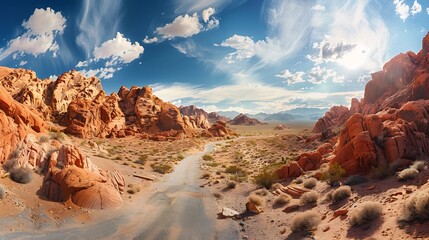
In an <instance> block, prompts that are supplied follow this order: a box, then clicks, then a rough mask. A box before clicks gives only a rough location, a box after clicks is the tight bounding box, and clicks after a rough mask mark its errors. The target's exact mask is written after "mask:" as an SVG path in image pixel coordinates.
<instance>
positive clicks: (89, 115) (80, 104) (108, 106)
mask: <svg viewBox="0 0 429 240" xmlns="http://www.w3.org/2000/svg"><path fill="white" fill-rule="evenodd" d="M118 100H119V96H118V95H116V94H114V93H113V94H112V95H110V96H106V94H105V93H104V91H100V93H99V94H98V95H97V96H96V97H95V98H94V99H93V100H88V99H84V98H76V99H75V100H73V101H72V102H71V103H70V105H69V106H68V109H67V113H66V114H65V117H64V118H63V125H65V126H67V128H66V129H65V132H66V133H69V134H72V135H75V136H78V137H82V138H92V137H101V138H104V137H108V136H112V135H114V136H116V135H117V133H118V132H119V131H120V130H122V129H123V128H125V116H124V114H123V113H122V111H121V109H120V108H119V104H118ZM124 134H125V132H124ZM118 137H119V136H118Z"/></svg>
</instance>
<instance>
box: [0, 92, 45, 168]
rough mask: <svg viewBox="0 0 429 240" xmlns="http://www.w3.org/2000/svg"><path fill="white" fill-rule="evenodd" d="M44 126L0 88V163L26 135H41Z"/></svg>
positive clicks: (37, 118)
mask: <svg viewBox="0 0 429 240" xmlns="http://www.w3.org/2000/svg"><path fill="white" fill-rule="evenodd" d="M44 126H45V124H44V122H43V121H42V119H41V118H39V117H38V116H37V115H36V114H35V113H33V112H32V111H31V110H30V109H29V108H27V107H26V106H24V105H22V104H21V103H18V102H17V101H15V100H14V99H13V98H12V97H11V96H10V95H9V93H8V92H7V91H6V89H5V88H4V87H2V86H0V136H1V137H0V163H5V161H6V160H7V159H8V157H9V155H10V153H11V152H12V151H13V150H15V149H16V148H17V145H18V143H20V142H21V141H23V140H24V139H25V138H26V137H27V135H28V134H37V133H41V132H43V131H44Z"/></svg>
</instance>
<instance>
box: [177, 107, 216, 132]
mask: <svg viewBox="0 0 429 240" xmlns="http://www.w3.org/2000/svg"><path fill="white" fill-rule="evenodd" d="M179 109H180V113H181V114H182V115H183V117H184V119H185V123H187V125H188V126H190V127H192V128H202V129H208V128H209V127H210V123H209V120H208V114H207V112H206V111H204V110H203V109H199V108H197V107H196V106H194V105H190V106H186V107H183V106H180V108H179Z"/></svg>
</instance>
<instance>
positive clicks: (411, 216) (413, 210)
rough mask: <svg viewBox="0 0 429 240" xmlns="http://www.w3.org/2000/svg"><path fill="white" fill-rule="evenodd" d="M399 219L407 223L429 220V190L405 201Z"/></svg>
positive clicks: (416, 193) (415, 194)
mask: <svg viewBox="0 0 429 240" xmlns="http://www.w3.org/2000/svg"><path fill="white" fill-rule="evenodd" d="M398 219H399V220H400V221H405V222H410V221H414V220H426V219H429V188H427V189H424V190H420V191H417V192H415V193H414V194H413V195H411V196H410V197H409V198H408V199H407V200H405V202H404V205H403V208H402V211H401V214H400V215H399V217H398Z"/></svg>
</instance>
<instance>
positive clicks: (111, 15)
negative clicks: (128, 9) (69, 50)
mask: <svg viewBox="0 0 429 240" xmlns="http://www.w3.org/2000/svg"><path fill="white" fill-rule="evenodd" d="M121 6H122V0H103V1H92V0H83V1H82V6H81V9H80V12H79V16H78V17H77V19H76V23H77V26H78V29H79V34H78V35H77V36H76V39H75V42H76V44H77V45H78V46H80V47H81V48H82V49H83V50H84V51H85V56H86V58H87V59H89V58H90V57H91V55H92V51H93V50H94V48H95V47H98V46H100V44H101V43H102V42H103V41H105V40H106V39H109V38H111V37H114V36H115V34H116V33H117V32H118V27H119V24H120V20H121V17H120V13H121Z"/></svg>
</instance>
